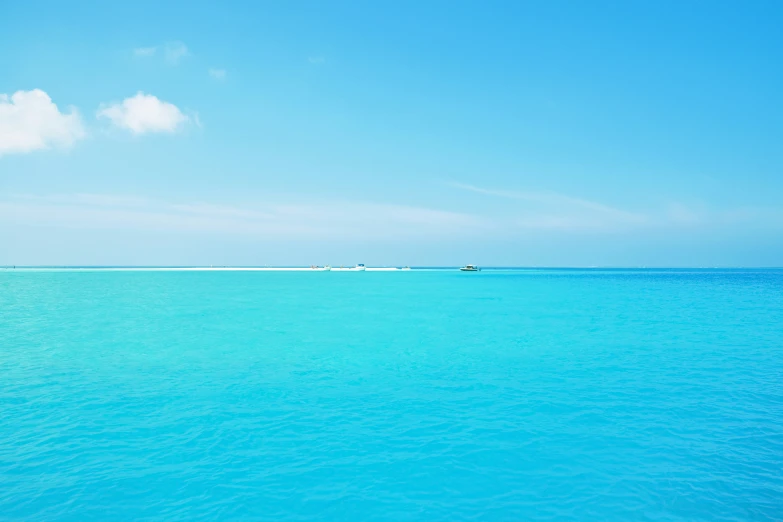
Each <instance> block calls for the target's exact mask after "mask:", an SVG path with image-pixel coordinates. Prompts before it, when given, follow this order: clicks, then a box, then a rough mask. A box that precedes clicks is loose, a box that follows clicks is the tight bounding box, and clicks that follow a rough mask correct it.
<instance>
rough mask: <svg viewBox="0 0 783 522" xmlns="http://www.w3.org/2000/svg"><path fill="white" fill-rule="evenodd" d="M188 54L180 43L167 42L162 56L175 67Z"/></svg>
mask: <svg viewBox="0 0 783 522" xmlns="http://www.w3.org/2000/svg"><path fill="white" fill-rule="evenodd" d="M189 54H190V53H189V52H188V48H187V46H185V44H184V43H182V42H168V43H166V44H165V45H164V46H163V55H164V56H165V57H166V61H167V62H168V63H170V64H171V65H177V64H178V63H179V62H180V60H181V59H182V58H184V57H186V56H188V55H189Z"/></svg>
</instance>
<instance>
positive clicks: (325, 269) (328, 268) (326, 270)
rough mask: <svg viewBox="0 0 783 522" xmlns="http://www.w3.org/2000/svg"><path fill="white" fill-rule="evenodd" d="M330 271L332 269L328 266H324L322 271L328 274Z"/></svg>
mask: <svg viewBox="0 0 783 522" xmlns="http://www.w3.org/2000/svg"><path fill="white" fill-rule="evenodd" d="M331 269H332V267H331V266H329V265H326V266H325V267H324V271H325V272H329V271H330V270H331Z"/></svg>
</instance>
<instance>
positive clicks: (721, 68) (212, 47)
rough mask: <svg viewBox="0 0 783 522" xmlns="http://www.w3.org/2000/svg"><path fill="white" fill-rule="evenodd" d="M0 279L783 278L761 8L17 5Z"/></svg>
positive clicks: (779, 13)
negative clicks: (341, 268)
mask: <svg viewBox="0 0 783 522" xmlns="http://www.w3.org/2000/svg"><path fill="white" fill-rule="evenodd" d="M2 12H3V15H2V17H0V48H2V49H3V50H4V52H2V53H0V94H1V95H2V98H0V264H17V265H23V264H80V265H84V264H186V265H194V264H235V265H244V264H252V265H259V264H261V265H263V264H303V265H309V264H313V263H318V264H324V263H331V264H349V263H356V262H365V263H368V264H379V265H382V264H389V265H394V264H398V265H403V264H409V265H455V264H460V263H466V262H475V263H480V264H485V265H537V266H593V265H598V266H729V265H734V266H780V265H783V201H782V199H783V198H782V195H783V146H782V145H781V144H783V103H782V102H783V100H781V98H782V94H781V93H783V69H781V65H780V64H781V60H782V59H783V35H782V34H781V31H780V27H781V24H783V4H781V3H780V2H771V1H770V2H742V3H740V2H654V3H652V2H436V1H432V2H275V3H272V2H268V3H267V2H225V3H217V2H180V3H177V2H160V3H158V2H146V1H135V2H78V3H77V2H41V3H36V4H31V3H29V2H13V3H6V4H4V6H3V11H2Z"/></svg>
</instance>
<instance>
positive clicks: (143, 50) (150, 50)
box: [133, 47, 158, 58]
mask: <svg viewBox="0 0 783 522" xmlns="http://www.w3.org/2000/svg"><path fill="white" fill-rule="evenodd" d="M156 52H158V48H157V47H138V48H136V49H134V50H133V55H134V56H138V57H140V58H141V57H146V56H153V55H155V53H156Z"/></svg>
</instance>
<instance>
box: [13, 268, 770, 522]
mask: <svg viewBox="0 0 783 522" xmlns="http://www.w3.org/2000/svg"><path fill="white" fill-rule="evenodd" d="M311 272H312V273H310V272H308V271H307V270H305V271H271V270H259V271H248V270H181V269H178V270H145V271H142V270H135V269H122V270H119V269H116V270H106V269H83V270H55V269H45V270H43V269H41V270H20V269H17V270H3V269H0V418H1V419H2V422H1V423H0V519H3V517H6V518H7V519H10V520H90V519H100V520H138V519H146V520H167V521H168V520H216V519H223V520H242V519H275V520H279V519H283V520H316V519H317V520H323V519H334V520H351V519H353V520H463V519H464V520H467V519H479V520H524V519H536V520H555V519H556V520H683V521H684V520H779V518H780V516H781V513H783V474H781V472H780V470H781V469H783V387H782V386H781V385H780V382H781V376H783V327H782V325H783V270H776V269H768V270H740V269H736V270H684V269H683V270H675V269H671V270H545V269H541V270H521V271H519V270H484V271H482V272H478V273H461V272H459V271H456V270H429V271H424V270H410V271H394V272H389V271H378V272H373V271H372V270H368V271H367V272H359V273H350V274H348V273H346V274H331V273H324V272H319V271H311Z"/></svg>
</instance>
